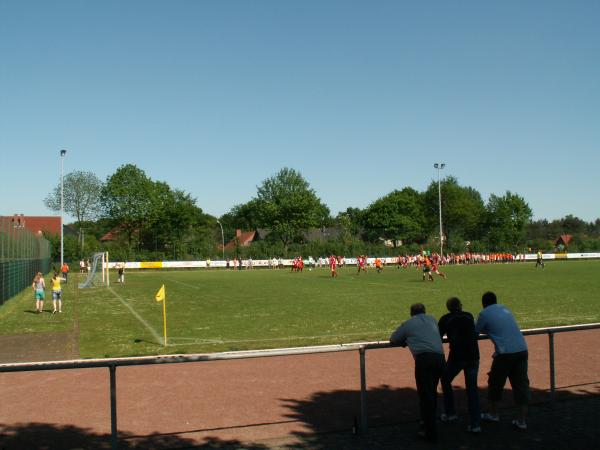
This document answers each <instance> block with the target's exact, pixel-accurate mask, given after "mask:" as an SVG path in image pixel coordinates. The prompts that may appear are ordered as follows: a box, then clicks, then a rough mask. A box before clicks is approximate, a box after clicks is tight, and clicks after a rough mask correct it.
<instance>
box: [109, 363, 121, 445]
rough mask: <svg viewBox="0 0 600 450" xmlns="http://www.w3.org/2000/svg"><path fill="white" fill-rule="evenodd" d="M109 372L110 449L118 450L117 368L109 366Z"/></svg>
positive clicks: (112, 365)
mask: <svg viewBox="0 0 600 450" xmlns="http://www.w3.org/2000/svg"><path fill="white" fill-rule="evenodd" d="M108 370H109V372H110V447H111V449H112V450H117V449H118V445H119V442H118V436H117V366H115V365H114V364H111V365H110V366H108Z"/></svg>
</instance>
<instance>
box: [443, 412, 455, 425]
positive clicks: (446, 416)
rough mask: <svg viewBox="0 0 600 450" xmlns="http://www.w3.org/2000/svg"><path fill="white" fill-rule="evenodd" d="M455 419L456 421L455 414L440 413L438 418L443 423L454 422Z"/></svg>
mask: <svg viewBox="0 0 600 450" xmlns="http://www.w3.org/2000/svg"><path fill="white" fill-rule="evenodd" d="M457 419H458V416H457V415H456V414H446V413H442V415H441V416H440V420H441V421H442V422H445V423H448V422H454V421H456V420H457Z"/></svg>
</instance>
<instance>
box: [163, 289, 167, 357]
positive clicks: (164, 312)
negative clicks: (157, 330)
mask: <svg viewBox="0 0 600 450" xmlns="http://www.w3.org/2000/svg"><path fill="white" fill-rule="evenodd" d="M163 329H164V336H165V347H166V346H167V296H166V295H165V298H164V300H163Z"/></svg>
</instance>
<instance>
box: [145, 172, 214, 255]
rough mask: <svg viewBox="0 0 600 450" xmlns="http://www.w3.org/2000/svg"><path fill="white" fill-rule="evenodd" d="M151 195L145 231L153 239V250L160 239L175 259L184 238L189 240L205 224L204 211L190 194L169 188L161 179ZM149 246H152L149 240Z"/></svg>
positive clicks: (163, 246)
mask: <svg viewBox="0 0 600 450" xmlns="http://www.w3.org/2000/svg"><path fill="white" fill-rule="evenodd" d="M150 199H151V202H150V209H149V211H148V216H147V222H146V223H145V225H144V235H149V236H150V240H151V241H154V247H155V250H156V247H157V246H158V242H160V243H161V247H162V248H165V247H169V248H170V249H171V252H170V253H172V255H173V258H175V259H177V258H178V257H179V256H181V254H182V253H183V252H185V249H184V243H185V241H186V240H188V241H192V240H193V236H194V234H195V232H196V231H197V228H198V227H200V226H204V225H205V224H206V215H205V214H204V213H203V212H202V209H200V208H199V207H198V206H196V200H195V199H194V198H192V197H191V195H190V194H187V193H185V192H183V191H182V190H179V189H171V188H170V187H169V185H168V184H166V183H164V182H154V183H153V186H152V191H151V196H150ZM148 247H152V242H149V245H148Z"/></svg>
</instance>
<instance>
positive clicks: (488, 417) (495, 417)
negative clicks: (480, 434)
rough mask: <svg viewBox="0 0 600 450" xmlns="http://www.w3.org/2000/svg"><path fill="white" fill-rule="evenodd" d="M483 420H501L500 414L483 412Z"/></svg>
mask: <svg viewBox="0 0 600 450" xmlns="http://www.w3.org/2000/svg"><path fill="white" fill-rule="evenodd" d="M481 420H485V421H486V422H500V417H498V415H497V414H496V415H493V414H490V413H489V412H484V413H481Z"/></svg>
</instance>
